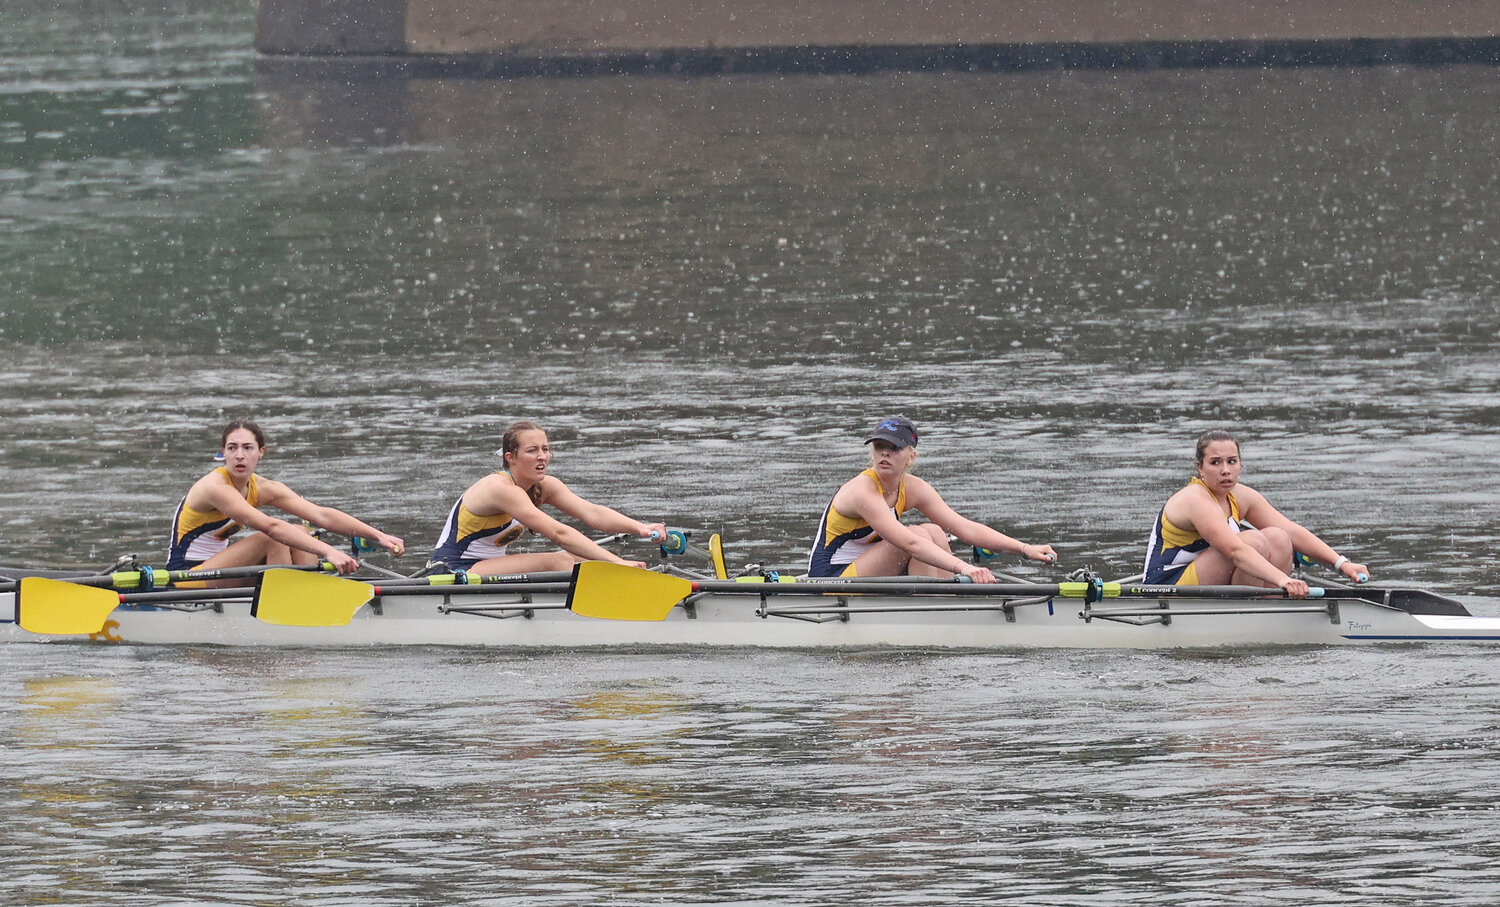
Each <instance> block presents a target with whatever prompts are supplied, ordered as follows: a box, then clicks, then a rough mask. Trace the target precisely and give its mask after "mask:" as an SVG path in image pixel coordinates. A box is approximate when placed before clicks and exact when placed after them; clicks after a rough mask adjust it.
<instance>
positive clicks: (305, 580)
mask: <svg viewBox="0 0 1500 907" xmlns="http://www.w3.org/2000/svg"><path fill="white" fill-rule="evenodd" d="M374 595H375V587H374V586H371V585H370V584H368V583H361V582H358V581H356V580H352V579H341V578H340V577H337V576H328V575H327V574H323V573H307V572H304V571H301V570H267V571H266V572H265V573H264V574H262V575H261V578H260V589H259V590H258V591H257V592H256V593H255V602H254V604H252V605H251V606H250V613H251V614H253V615H255V617H257V618H259V619H260V620H263V621H265V622H266V623H268V624H279V625H280V626H283V627H343V626H346V625H348V623H349V621H351V620H353V619H354V612H355V611H358V610H359V608H360V606H361V605H363V604H364V603H365V602H367V601H369V600H370V599H371V598H372V597H374Z"/></svg>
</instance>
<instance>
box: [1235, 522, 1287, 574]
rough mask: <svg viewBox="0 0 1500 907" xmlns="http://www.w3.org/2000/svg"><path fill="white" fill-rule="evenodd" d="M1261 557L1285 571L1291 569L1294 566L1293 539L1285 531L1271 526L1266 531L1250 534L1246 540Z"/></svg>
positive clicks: (1256, 531) (1259, 530) (1258, 530)
mask: <svg viewBox="0 0 1500 907" xmlns="http://www.w3.org/2000/svg"><path fill="white" fill-rule="evenodd" d="M1246 541H1248V542H1249V543H1250V544H1251V545H1252V546H1254V547H1255V550H1256V551H1259V552H1260V556H1261V557H1263V558H1265V559H1266V560H1268V561H1270V562H1271V563H1273V564H1275V565H1277V566H1278V567H1281V568H1282V569H1283V570H1287V569H1290V568H1291V564H1292V537H1291V536H1290V535H1287V533H1286V530H1285V529H1280V528H1278V527H1275V526H1270V527H1267V528H1265V529H1256V530H1253V531H1252V532H1251V533H1248V537H1247V539H1246Z"/></svg>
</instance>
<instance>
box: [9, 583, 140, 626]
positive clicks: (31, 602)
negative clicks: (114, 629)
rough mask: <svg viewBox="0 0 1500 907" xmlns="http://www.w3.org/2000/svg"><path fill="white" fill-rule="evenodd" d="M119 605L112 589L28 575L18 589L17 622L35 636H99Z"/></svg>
mask: <svg viewBox="0 0 1500 907" xmlns="http://www.w3.org/2000/svg"><path fill="white" fill-rule="evenodd" d="M119 604H120V593H118V592H115V591H112V590H110V589H99V588H96V587H94V586H80V585H78V584H77V583H65V582H63V581H61V580H55V579H47V578H45V577H41V576H28V577H24V578H23V579H22V580H21V585H20V587H19V589H18V590H17V594H16V622H17V623H19V624H20V625H21V629H23V630H29V631H31V632H32V633H46V634H49V635H64V636H68V635H75V634H88V633H98V632H99V631H100V630H103V629H104V621H105V619H106V618H108V617H109V612H111V611H113V610H114V609H115V608H117V607H119Z"/></svg>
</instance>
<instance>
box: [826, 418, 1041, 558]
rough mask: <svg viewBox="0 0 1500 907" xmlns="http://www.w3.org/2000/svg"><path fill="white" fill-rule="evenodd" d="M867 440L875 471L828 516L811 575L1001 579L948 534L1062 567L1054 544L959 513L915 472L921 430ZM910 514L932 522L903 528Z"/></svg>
mask: <svg viewBox="0 0 1500 907" xmlns="http://www.w3.org/2000/svg"><path fill="white" fill-rule="evenodd" d="M865 443H866V444H868V445H870V468H869V469H866V470H865V471H864V472H861V473H860V474H859V475H857V476H855V477H854V478H852V479H850V480H849V481H847V482H845V483H844V484H843V486H841V487H840V488H839V490H838V491H837V492H835V493H834V496H833V500H832V501H830V502H829V503H828V508H827V509H826V510H824V511H823V519H822V521H821V522H820V523H819V524H818V535H817V537H816V538H814V539H813V546H812V553H811V555H810V556H809V558H808V565H807V572H808V575H809V576H815V577H824V576H845V577H852V576H934V577H945V578H948V577H952V576H954V575H956V574H962V575H964V576H967V577H968V578H969V579H971V580H973V581H974V582H976V583H993V582H995V575H994V574H993V573H991V572H990V571H989V570H987V569H985V568H984V567H980V566H978V565H976V564H970V563H968V562H967V561H964V560H963V559H962V558H960V557H958V556H957V555H955V554H954V553H953V552H952V551H951V550H950V549H949V547H948V536H949V535H950V534H952V535H954V536H957V537H958V538H959V539H960V540H962V541H964V542H967V543H968V544H970V545H974V546H975V547H978V548H988V549H990V550H991V551H1009V552H1013V553H1015V554H1019V555H1022V556H1023V557H1026V558H1029V559H1031V560H1034V561H1042V562H1043V563H1053V564H1055V563H1057V552H1055V551H1053V550H1052V546H1051V545H1028V544H1026V543H1025V542H1021V541H1017V540H1016V539H1013V538H1011V537H1010V536H1008V535H1006V534H1004V533H1002V532H997V531H996V530H994V529H991V528H990V527H988V526H985V525H984V524H982V523H976V522H974V521H973V520H970V519H968V518H966V517H963V516H960V515H959V514H958V513H957V512H956V511H955V510H954V509H953V508H952V507H949V506H948V505H947V503H945V502H944V501H943V498H942V496H941V495H939V494H938V493H937V491H936V490H934V489H933V487H932V486H931V485H929V484H927V482H925V481H924V480H922V479H919V478H917V477H916V476H914V475H909V474H908V472H907V470H909V469H911V466H912V463H913V462H915V461H916V459H917V429H916V426H914V425H912V423H911V422H910V421H909V420H908V419H905V418H903V417H901V416H893V417H892V418H889V419H885V420H883V421H881V423H880V424H879V425H877V426H875V429H874V430H873V431H871V432H870V435H869V437H868V438H867V439H866V441H865ZM908 510H916V511H918V512H920V513H921V514H922V515H923V516H925V517H927V518H928V519H929V520H931V521H932V522H930V523H915V524H912V525H907V524H905V523H902V522H901V517H902V515H903V514H905V513H906V511H908Z"/></svg>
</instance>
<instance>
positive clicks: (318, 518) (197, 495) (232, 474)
mask: <svg viewBox="0 0 1500 907" xmlns="http://www.w3.org/2000/svg"><path fill="white" fill-rule="evenodd" d="M219 452H220V454H221V455H222V456H223V458H224V465H223V466H220V467H219V468H217V469H215V470H214V471H213V472H210V473H209V474H208V475H206V476H204V477H203V478H201V479H199V480H198V481H197V482H195V483H193V487H192V488H190V489H188V493H187V494H186V495H184V496H183V498H182V501H181V502H180V503H179V504H178V505H177V512H176V514H175V515H174V516H173V517H172V537H171V542H170V550H169V552H168V555H167V567H168V569H171V570H182V569H188V568H195V567H196V568H202V569H205V570H206V569H215V568H219V567H244V566H252V565H255V564H315V563H317V562H318V561H319V560H325V561H329V562H331V563H332V564H333V565H334V567H336V568H337V569H338V571H339V572H340V573H350V572H352V571H354V570H356V569H358V568H359V562H358V561H357V560H355V559H354V558H353V557H351V556H350V555H349V554H348V553H347V552H343V551H340V550H338V549H337V548H334V547H333V546H332V545H329V544H327V543H326V542H323V541H321V540H319V539H317V538H314V537H313V536H312V535H311V534H309V533H308V532H307V530H305V529H303V528H302V527H301V526H298V525H294V524H292V523H289V522H286V521H285V520H278V519H276V518H274V517H271V516H267V515H266V514H264V513H261V512H260V510H259V508H261V507H275V508H277V509H278V510H282V511H285V512H286V513H289V514H291V515H292V516H295V517H300V518H301V519H304V520H306V521H307V522H309V523H312V524H313V525H314V526H320V527H322V528H324V529H328V530H331V531H333V532H337V533H340V534H342V535H347V536H351V537H352V536H360V537H362V538H367V539H370V540H371V541H373V542H374V543H375V544H377V545H378V546H380V547H382V548H385V549H387V550H388V551H390V552H391V553H392V554H400V553H402V552H403V551H405V550H406V546H405V543H403V542H402V541H401V539H399V538H397V537H396V536H394V535H387V534H386V533H384V532H381V531H380V530H379V529H376V528H375V527H373V526H371V525H369V524H368V523H363V522H361V521H359V520H357V519H355V518H354V517H352V516H350V515H349V514H347V513H344V512H343V511H342V510H335V509H334V508H332V507H322V506H319V505H317V504H314V503H313V502H311V501H309V500H307V499H306V498H303V497H302V496H300V495H298V494H297V493H296V492H294V491H292V490H291V489H290V488H288V487H286V486H285V485H283V484H282V483H280V482H277V481H274V480H272V479H268V478H266V477H264V476H260V475H256V472H255V470H256V467H257V466H259V465H260V461H261V458H262V457H264V456H265V454H266V435H265V432H263V431H261V429H260V426H258V425H256V424H255V423H254V422H248V421H244V420H238V421H234V422H230V423H229V424H228V425H226V426H225V427H224V430H223V432H221V433H220V435H219ZM246 528H248V529H252V530H254V532H253V534H251V535H249V536H246V537H245V538H242V539H239V540H238V541H231V539H232V538H233V537H234V536H235V535H236V534H237V533H238V532H239V531H240V530H241V529H246Z"/></svg>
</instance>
